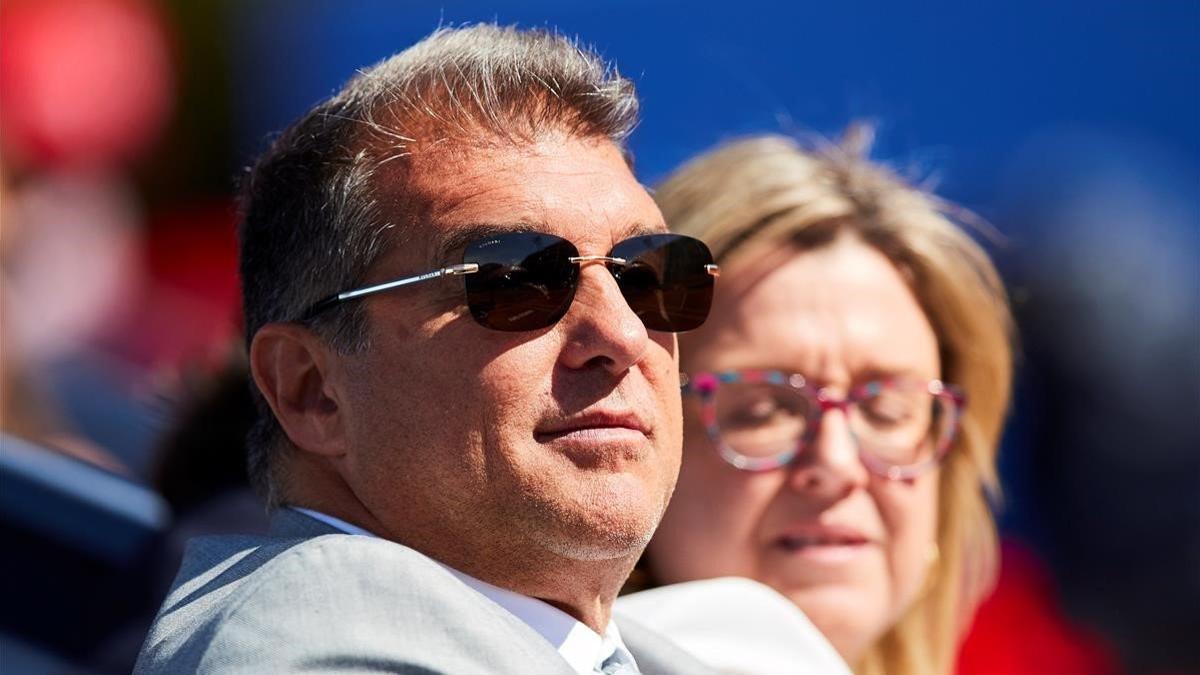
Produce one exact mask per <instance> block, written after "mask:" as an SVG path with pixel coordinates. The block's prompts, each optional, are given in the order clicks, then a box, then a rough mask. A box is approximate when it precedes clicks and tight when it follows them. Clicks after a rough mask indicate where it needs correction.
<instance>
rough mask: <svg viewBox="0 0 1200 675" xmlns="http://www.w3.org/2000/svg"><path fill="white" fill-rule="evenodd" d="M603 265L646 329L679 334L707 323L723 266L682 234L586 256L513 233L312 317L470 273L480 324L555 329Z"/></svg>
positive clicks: (471, 305)
mask: <svg viewBox="0 0 1200 675" xmlns="http://www.w3.org/2000/svg"><path fill="white" fill-rule="evenodd" d="M588 263H603V264H604V266H605V267H607V268H608V271H609V272H611V273H612V275H613V278H614V279H616V281H617V286H618V288H620V289H621V295H622V296H623V297H624V298H625V302H627V303H629V307H630V309H632V310H633V312H634V314H636V315H637V317H638V318H639V319H641V321H642V323H643V324H645V326H646V328H648V329H650V330H654V331H664V332H671V333H678V332H681V331H688V330H692V329H695V328H698V327H700V325H701V324H703V323H704V320H705V319H706V318H708V310H709V308H710V307H711V306H712V293H713V280H714V279H715V278H716V277H718V276H720V268H719V267H718V266H717V265H715V264H713V257H712V253H711V252H709V250H708V247H707V246H705V245H704V242H702V241H700V240H699V239H693V238H692V237H685V236H683V235H679V234H648V235H642V236H638V237H630V238H629V239H626V240H624V241H622V242H619V243H618V244H617V245H616V246H614V247H613V249H612V250H611V251H609V253H608V255H579V249H577V248H575V245H574V244H572V243H571V242H569V241H567V240H566V239H563V238H562V237H556V236H554V235H552V234H544V233H540V232H507V233H503V234H496V235H490V236H486V237H483V238H480V239H476V240H474V241H472V242H470V243H469V244H467V246H466V249H465V250H464V251H463V261H462V264H459V265H450V266H448V267H443V268H441V269H437V270H433V271H431V272H426V273H424V274H418V275H416V276H410V277H404V278H402V279H395V280H393V281H387V282H384V283H381V284H376V285H373V286H366V287H363V288H356V289H353V290H349V291H344V292H342V293H338V294H337V295H333V296H330V297H328V298H325V299H324V300H321V301H320V302H318V303H316V304H315V305H313V306H312V307H311V308H309V310H308V311H307V312H305V314H304V319H305V320H307V319H311V318H312V317H315V316H316V315H318V314H320V313H321V312H323V311H325V310H327V309H329V308H331V307H333V306H335V305H337V304H339V303H342V302H345V301H347V300H353V299H355V298H362V297H366V296H368V295H374V294H376V293H382V292H383V291H390V290H392V289H394V288H400V287H402V286H408V285H411V284H416V283H420V282H422V281H429V280H431V279H439V278H441V277H446V276H461V277H464V285H465V287H466V296H467V308H468V309H469V310H470V312H471V316H472V317H474V319H475V321H476V322H478V323H479V324H480V325H481V326H484V327H485V328H490V329H492V330H499V331H530V330H538V329H541V328H547V327H549V326H552V325H554V324H555V323H557V322H558V320H559V319H561V318H562V317H563V316H564V315H565V314H566V313H567V310H568V309H570V307H571V302H572V301H573V300H574V299H575V291H576V289H578V288H579V270H580V267H581V266H582V265H585V264H588Z"/></svg>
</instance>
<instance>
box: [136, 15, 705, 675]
mask: <svg viewBox="0 0 1200 675" xmlns="http://www.w3.org/2000/svg"><path fill="white" fill-rule="evenodd" d="M636 113H637V101H636V98H635V97H634V94H633V90H632V85H631V84H630V83H629V82H628V81H627V80H625V79H622V78H621V77H620V76H618V75H616V74H615V73H611V72H609V71H608V70H607V69H606V67H605V66H604V64H603V63H602V62H601V61H600V60H599V59H598V58H596V57H595V56H594V55H591V54H589V53H586V52H584V51H582V50H580V49H579V48H578V47H577V46H576V45H574V44H573V43H571V42H570V41H568V40H566V39H564V38H562V37H560V36H557V35H553V34H550V33H546V32H523V31H518V30H515V29H511V28H501V27H497V26H490V25H481V26H474V27H470V28H463V29H448V30H441V31H438V32H436V33H434V34H433V35H432V36H430V37H429V38H427V39H425V40H424V41H422V42H421V43H419V44H417V45H415V46H413V47H411V48H410V49H408V50H406V51H405V52H403V53H401V54H399V55H397V56H395V57H393V58H391V59H389V60H386V61H384V62H382V63H381V64H379V65H377V66H375V67H374V68H372V69H370V70H368V71H366V72H364V73H362V74H361V75H360V76H359V77H357V78H356V79H355V80H354V81H352V82H351V83H350V84H348V85H347V86H346V88H345V89H344V90H343V91H342V92H341V93H339V94H337V95H336V96H334V97H333V98H332V99H331V100H329V101H327V102H325V103H322V104H320V105H318V106H317V107H316V108H315V109H314V110H312V111H310V112H309V113H308V114H307V115H306V116H305V117H304V118H302V119H301V120H300V121H299V122H297V123H296V124H295V125H294V126H293V127H292V128H291V129H290V130H289V131H287V132H285V133H284V134H283V136H282V137H281V138H280V139H279V140H277V141H276V142H275V144H274V145H273V147H272V148H271V149H270V150H269V151H268V152H267V153H266V155H265V156H264V157H263V158H262V159H260V161H259V162H258V164H257V166H256V167H255V168H254V170H253V171H252V173H251V175H250V178H249V180H248V182H247V188H246V194H245V203H244V217H243V222H242V225H241V232H240V235H241V244H242V250H241V270H242V277H243V292H244V303H245V312H246V330H247V335H248V336H249V340H250V365H251V371H252V374H253V378H254V384H255V385H256V391H257V392H258V393H259V394H260V395H261V401H260V403H261V404H262V405H260V409H261V413H262V414H261V419H260V422H259V425H258V428H257V429H256V430H255V432H254V433H253V434H252V438H251V439H250V446H251V447H250V466H251V473H252V474H253V478H254V479H255V480H256V482H257V483H259V485H260V487H261V488H262V490H263V492H264V494H265V495H266V496H267V499H268V502H269V504H270V506H271V507H272V508H274V509H275V514H274V516H273V522H272V532H271V536H269V537H266V538H252V537H217V538H209V539H202V540H198V541H197V542H196V543H194V544H193V545H192V546H191V547H190V548H189V551H188V554H187V557H186V559H185V561H184V563H183V567H182V570H181V571H180V574H179V577H178V578H177V579H176V582H175V587H174V588H173V590H172V592H171V594H170V595H169V597H168V598H167V600H166V602H165V603H164V605H163V608H162V610H161V611H160V613H159V616H158V618H157V619H156V621H155V625H154V627H153V628H152V630H151V632H150V635H149V637H148V638H147V641H146V644H145V646H144V647H143V650H142V654H141V656H140V657H139V661H138V666H137V671H138V672H192V671H204V672H210V671H238V670H245V671H248V672H284V671H293V670H335V671H336V670H368V671H386V672H414V673H455V674H456V675H457V674H459V673H523V674H524V673H562V674H570V673H581V674H582V673H601V672H603V673H618V672H621V673H637V672H641V673H645V674H647V675H649V674H651V673H700V672H705V671H704V668H703V667H702V666H700V665H699V664H698V663H696V662H694V661H692V660H690V658H689V657H687V656H686V655H684V654H682V653H681V652H679V650H677V649H676V648H674V647H673V646H672V645H670V644H668V643H665V642H664V641H662V640H660V639H657V638H655V637H654V636H653V635H652V634H648V633H646V632H645V631H644V630H641V629H638V627H637V626H636V625H632V624H628V623H624V622H623V623H622V624H621V627H620V628H619V629H618V627H617V625H616V624H615V623H614V622H613V621H612V620H611V606H612V602H613V599H614V597H615V596H616V594H617V591H618V589H619V588H620V586H621V584H622V582H623V581H624V579H625V577H626V576H627V574H628V573H629V571H630V570H631V569H632V567H633V565H634V562H635V561H636V559H637V558H638V556H639V554H640V553H641V551H642V548H643V547H644V546H645V544H646V543H647V541H648V540H649V538H650V535H651V533H652V532H653V530H654V528H655V527H656V525H657V524H658V521H659V518H660V516H661V515H662V512H663V509H664V508H665V506H666V504H667V500H668V498H669V496H670V493H671V491H672V489H673V486H674V483H675V478H676V474H677V472H678V468H679V460H680V446H681V420H680V400H679V389H678V386H679V381H678V366H677V358H676V342H675V336H674V334H673V333H674V332H677V331H680V330H687V329H690V328H694V327H696V326H698V325H699V324H700V323H701V322H702V321H703V319H704V317H705V316H706V315H707V311H708V305H709V301H710V300H711V292H712V278H713V276H715V274H716V266H715V265H712V264H711V263H712V259H711V256H709V254H708V251H707V249H706V248H704V246H703V245H702V244H699V242H696V241H695V240H690V239H687V238H685V237H676V236H674V235H666V234H663V233H665V232H666V228H665V225H664V224H663V221H662V216H661V214H660V213H659V211H658V209H657V208H656V207H655V205H654V202H653V201H652V200H651V198H650V197H649V196H648V195H647V193H646V191H645V190H644V189H643V188H642V187H641V186H640V185H639V184H638V183H637V182H636V180H635V179H634V177H633V175H632V173H631V172H630V169H629V166H628V164H627V159H626V156H625V153H624V148H623V141H624V139H625V137H626V136H627V135H628V133H629V132H630V130H631V129H632V127H633V125H634V123H635V119H636Z"/></svg>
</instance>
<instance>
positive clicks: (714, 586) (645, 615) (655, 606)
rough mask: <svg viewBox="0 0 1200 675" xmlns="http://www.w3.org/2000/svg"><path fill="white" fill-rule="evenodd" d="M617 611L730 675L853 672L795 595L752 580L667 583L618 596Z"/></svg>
mask: <svg viewBox="0 0 1200 675" xmlns="http://www.w3.org/2000/svg"><path fill="white" fill-rule="evenodd" d="M615 611H617V612H619V613H621V614H622V615H624V616H628V617H630V618H631V619H635V620H637V621H638V623H641V624H643V625H645V626H646V627H647V628H652V629H654V630H655V631H656V632H657V633H659V634H660V635H664V636H666V637H667V638H669V639H671V640H672V641H673V642H675V644H677V645H679V646H680V647H682V648H683V649H684V650H685V651H688V652H690V653H691V654H692V656H695V657H696V658H698V659H700V660H701V661H703V662H705V663H707V664H708V665H710V666H712V667H713V668H715V669H717V670H719V671H721V672H722V673H727V674H728V675H806V674H813V675H815V674H817V673H820V674H821V675H851V672H850V668H849V666H847V665H846V662H845V661H844V660H842V657H841V656H840V655H839V654H838V653H837V651H836V650H835V649H834V648H833V645H831V644H830V643H829V641H828V640H826V639H825V636H824V635H822V634H821V632H820V631H819V630H817V627H816V626H814V625H813V624H812V622H811V621H809V620H808V617H806V616H804V613H803V612H801V611H800V609H799V608H798V607H796V605H795V604H793V603H792V601H791V600H788V599H787V598H785V597H784V596H782V595H780V594H779V593H777V592H776V591H775V590H774V589H772V588H770V587H769V586H765V585H763V584H760V583H759V582H757V581H752V580H750V579H741V578H737V577H725V578H721V579H707V580H704V581H689V582H687V583H682V584H674V585H672V586H663V587H662V588H655V589H651V590H649V591H642V592H641V593H634V594H632V595H627V596H624V597H620V598H617V603H616V609H615Z"/></svg>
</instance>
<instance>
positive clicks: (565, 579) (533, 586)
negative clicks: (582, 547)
mask: <svg viewBox="0 0 1200 675" xmlns="http://www.w3.org/2000/svg"><path fill="white" fill-rule="evenodd" d="M305 468H308V467H305ZM304 474H307V475H304ZM301 476H303V478H302V477H301ZM291 478H293V479H300V480H293V481H292V486H293V487H296V488H298V489H295V490H293V491H291V493H292V494H291V495H290V497H291V498H290V499H289V500H288V503H290V504H292V505H294V506H299V507H303V508H308V509H312V510H314V511H318V512H320V513H324V514H326V515H329V516H333V517H335V518H338V519H340V520H343V521H345V522H347V523H350V524H352V525H355V526H357V527H361V528H362V529H364V530H366V531H368V532H370V533H372V534H374V535H376V536H378V537H380V538H383V539H388V540H391V541H394V542H397V543H399V544H403V545H405V546H408V547H409V548H412V549H414V550H416V551H420V552H421V553H423V554H425V555H427V556H429V557H430V558H433V559H434V560H436V561H438V562H440V563H442V564H444V565H447V566H449V567H452V568H454V569H456V570H458V571H460V572H462V573H463V574H467V575H470V576H472V577H474V578H476V579H479V580H480V581H484V582H487V583H489V584H492V585H493V586H498V587H500V588H503V589H506V590H510V591H512V592H514V593H519V594H521V595H524V596H527V597H531V598H536V599H538V600H541V601H543V602H545V603H547V604H549V605H551V606H553V607H556V608H558V609H559V610H561V611H563V612H566V613H567V614H569V615H570V616H572V617H574V618H575V619H576V620H578V621H579V622H581V623H583V624H584V625H586V626H587V627H588V628H591V629H592V630H593V631H595V632H597V633H599V634H601V635H603V634H604V632H605V630H606V628H607V627H608V623H609V620H610V619H611V616H612V604H613V601H614V600H615V599H616V597H617V593H618V592H619V591H620V589H621V586H622V585H623V584H624V583H625V579H626V578H627V577H628V576H629V573H630V572H631V571H632V570H633V566H634V564H635V563H636V562H637V558H638V555H640V551H637V552H632V553H630V554H628V555H624V556H621V557H618V558H610V559H605V560H577V559H572V558H567V557H565V556H561V555H557V554H555V553H553V552H551V551H547V550H545V549H542V548H538V547H536V546H533V545H531V544H530V543H529V542H527V541H523V540H522V539H520V538H517V537H509V538H504V539H499V540H493V541H490V542H488V543H486V544H481V543H480V542H479V541H477V539H478V537H476V536H467V535H458V534H457V533H454V532H447V531H446V530H445V527H444V523H441V524H432V523H431V524H425V523H421V522H420V516H419V514H417V513H415V512H413V513H412V514H411V515H412V516H413V517H412V522H408V523H405V526H406V527H407V528H408V529H407V530H406V531H404V532H400V531H396V530H395V529H393V528H389V527H387V526H386V525H385V524H384V523H382V522H381V521H380V520H379V519H378V518H376V517H375V516H374V515H373V514H372V512H371V510H370V509H369V508H367V506H366V505H364V504H363V503H362V501H360V500H359V499H358V498H357V497H356V496H355V495H354V493H353V491H351V490H350V488H349V486H347V485H346V484H345V483H344V482H342V481H341V479H340V477H339V476H337V475H336V474H332V475H331V473H330V472H327V471H303V470H302V471H300V472H295V473H293V474H292V475H291ZM314 481H315V483H314Z"/></svg>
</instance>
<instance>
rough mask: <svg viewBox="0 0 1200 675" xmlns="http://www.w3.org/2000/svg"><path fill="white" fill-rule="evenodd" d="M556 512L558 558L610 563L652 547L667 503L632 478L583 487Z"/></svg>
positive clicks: (599, 481) (602, 479) (598, 481)
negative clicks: (608, 561) (557, 520)
mask: <svg viewBox="0 0 1200 675" xmlns="http://www.w3.org/2000/svg"><path fill="white" fill-rule="evenodd" d="M584 483H585V485H581V486H579V487H580V489H579V491H578V492H576V493H575V494H574V495H570V496H569V497H568V500H567V502H566V503H564V504H560V505H559V506H560V508H559V509H555V511H557V512H558V513H557V515H558V516H559V522H558V523H556V525H557V527H555V528H553V531H554V532H556V534H557V535H558V536H556V537H553V539H555V540H556V541H557V545H555V546H554V548H555V549H556V550H555V553H557V554H559V555H561V556H563V557H565V558H570V559H573V560H612V559H615V558H624V557H633V558H636V557H637V556H639V555H641V553H642V550H643V549H645V548H646V545H647V544H648V543H650V537H651V536H653V534H654V530H655V529H656V528H657V527H658V523H659V520H661V519H662V513H663V510H664V508H665V502H666V497H665V496H662V495H657V496H655V495H653V494H651V491H650V490H648V489H647V487H646V485H645V484H644V483H643V482H642V481H639V480H637V479H636V478H634V477H633V476H630V475H628V474H614V475H610V476H605V477H600V478H597V479H595V480H588V481H585V482H584Z"/></svg>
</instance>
